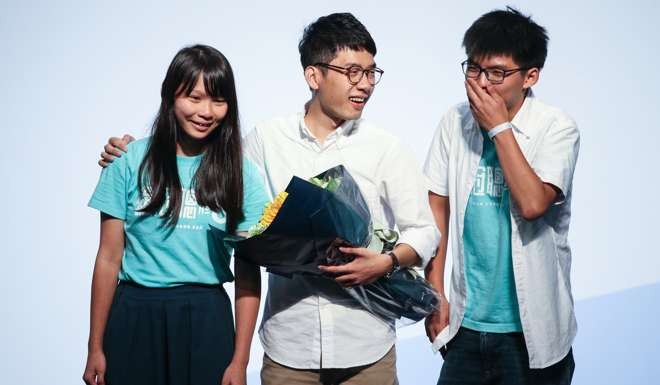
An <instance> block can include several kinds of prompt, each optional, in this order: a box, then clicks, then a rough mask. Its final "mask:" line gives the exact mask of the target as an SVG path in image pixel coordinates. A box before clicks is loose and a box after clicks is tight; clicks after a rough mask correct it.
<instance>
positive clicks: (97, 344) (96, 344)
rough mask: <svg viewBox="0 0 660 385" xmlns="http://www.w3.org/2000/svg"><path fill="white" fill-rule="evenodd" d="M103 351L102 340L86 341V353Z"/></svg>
mask: <svg viewBox="0 0 660 385" xmlns="http://www.w3.org/2000/svg"><path fill="white" fill-rule="evenodd" d="M102 351H103V341H101V340H97V339H94V340H91V339H90V340H89V342H87V352H88V353H97V352H102Z"/></svg>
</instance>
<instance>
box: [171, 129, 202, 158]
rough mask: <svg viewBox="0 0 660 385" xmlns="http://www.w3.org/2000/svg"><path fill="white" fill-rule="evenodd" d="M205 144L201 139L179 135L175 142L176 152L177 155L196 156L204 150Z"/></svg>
mask: <svg viewBox="0 0 660 385" xmlns="http://www.w3.org/2000/svg"><path fill="white" fill-rule="evenodd" d="M205 148H206V144H205V143H204V142H203V141H201V140H194V139H191V138H189V137H188V136H187V135H185V134H184V135H180V138H179V140H178V141H177V142H176V154H177V155H179V156H197V155H199V154H201V153H202V152H204V149H205Z"/></svg>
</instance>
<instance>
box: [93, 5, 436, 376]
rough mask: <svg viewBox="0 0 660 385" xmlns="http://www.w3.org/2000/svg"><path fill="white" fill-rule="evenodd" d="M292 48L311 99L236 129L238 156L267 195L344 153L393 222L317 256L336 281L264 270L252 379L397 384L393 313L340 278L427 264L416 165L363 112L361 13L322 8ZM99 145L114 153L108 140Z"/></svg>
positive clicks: (370, 77)
mask: <svg viewBox="0 0 660 385" xmlns="http://www.w3.org/2000/svg"><path fill="white" fill-rule="evenodd" d="M298 48H299V51H300V60H301V64H302V67H303V69H304V75H305V80H306V81H307V86H308V87H309V89H310V90H311V93H312V97H311V100H309V101H308V102H307V103H306V104H305V108H304V110H303V111H302V112H300V113H297V114H293V115H289V116H285V117H281V118H276V119H272V120H270V121H267V122H264V123H261V124H258V125H257V126H256V127H255V129H254V130H253V131H252V132H251V133H250V134H249V135H248V136H247V137H246V138H245V141H244V146H245V153H246V156H247V157H248V158H250V159H251V160H252V161H253V162H254V163H255V164H257V165H258V166H259V167H261V168H262V170H263V172H264V174H265V176H266V183H267V186H268V188H269V190H270V192H271V194H272V195H273V196H274V195H276V194H277V193H278V192H280V191H283V190H284V189H285V188H286V186H287V184H288V183H289V181H290V179H291V178H292V177H293V176H294V175H295V176H298V177H301V178H303V179H308V178H310V177H312V176H314V175H317V174H319V173H321V172H323V171H325V170H327V169H329V168H331V167H334V166H337V165H343V166H344V167H345V168H346V169H347V170H348V171H349V172H350V173H351V175H352V176H353V178H354V179H355V181H356V182H357V184H358V186H359V187H360V190H361V192H362V194H363V195H364V198H365V201H366V203H367V205H368V206H369V210H370V212H371V215H372V219H373V221H374V223H376V224H377V225H378V226H379V227H383V228H390V229H395V228H396V229H398V231H399V233H400V238H399V240H398V243H397V245H396V246H395V248H394V250H393V252H391V253H389V254H379V253H374V252H371V251H369V250H367V249H364V248H352V249H348V250H343V251H345V252H347V253H349V254H353V255H354V256H355V259H354V260H353V262H351V263H348V264H346V265H343V266H325V267H321V269H322V270H324V271H326V272H327V273H329V274H331V275H336V278H335V281H336V282H332V280H330V279H318V278H310V277H306V276H294V277H293V278H291V279H289V278H284V277H281V276H277V275H273V274H271V275H269V281H268V295H267V298H266V303H265V309H264V315H263V319H262V323H261V328H260V332H259V334H260V337H261V342H262V344H263V347H264V351H265V355H264V363H263V367H262V372H261V381H262V384H264V385H296V384H346V385H361V384H364V385H372V384H378V385H390V384H396V383H397V377H396V358H395V350H394V342H395V338H396V335H395V327H394V321H393V320H383V319H381V318H379V317H377V316H375V315H373V314H371V313H370V312H368V311H366V310H364V309H363V308H362V307H361V306H360V305H359V304H358V303H357V302H356V301H355V300H353V299H352V298H351V297H349V296H348V295H347V294H346V293H345V291H344V289H342V288H341V287H340V285H347V286H355V285H362V284H366V283H370V282H373V281H375V280H376V279H378V278H380V277H381V276H383V275H385V274H387V273H388V272H392V271H394V270H395V269H397V268H399V267H405V266H413V265H416V266H425V265H426V263H427V262H428V261H429V260H430V258H431V257H432V255H433V252H434V249H435V247H436V245H437V244H438V241H439V233H438V231H437V228H436V226H435V224H434V221H433V216H432V214H431V211H430V208H429V206H428V202H427V189H426V184H425V181H424V177H423V175H422V173H421V172H420V171H419V168H418V165H417V162H416V161H415V160H414V158H413V156H412V155H411V154H410V153H409V152H408V151H406V150H405V149H404V148H403V147H402V145H401V144H400V143H399V141H398V140H397V139H396V138H395V137H394V136H393V135H391V134H389V133H387V132H385V131H383V130H381V129H380V128H378V127H376V126H374V125H372V124H371V123H369V122H367V121H365V120H363V119H361V115H362V111H363V109H364V107H365V105H366V103H367V101H368V100H369V97H370V96H371V95H372V93H373V91H374V88H375V86H376V83H378V81H379V80H380V77H381V75H382V74H383V71H382V70H381V69H379V68H378V67H376V63H375V61H374V56H375V55H376V45H375V43H374V41H373V39H372V37H371V35H370V34H369V32H368V31H367V29H366V28H365V27H364V25H362V23H360V22H359V21H358V20H357V19H356V18H355V17H354V16H353V15H351V14H349V13H335V14H331V15H327V16H324V17H321V18H319V19H318V20H317V21H315V22H314V23H312V24H310V25H309V26H307V28H306V29H305V31H304V32H303V36H302V39H301V40H300V43H299V47H298ZM114 144H115V145H117V146H119V145H120V143H114ZM106 151H107V152H112V153H113V154H119V153H118V152H117V151H116V149H114V148H113V142H112V141H111V143H110V145H109V146H106ZM109 157H111V155H110V154H104V158H105V159H108V158H109ZM108 160H111V158H110V159H108ZM104 162H105V161H103V160H102V161H101V163H104ZM337 283H339V284H340V285H338V284H337ZM255 316H256V315H255Z"/></svg>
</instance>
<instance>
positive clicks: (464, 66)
mask: <svg viewBox="0 0 660 385" xmlns="http://www.w3.org/2000/svg"><path fill="white" fill-rule="evenodd" d="M470 65H471V66H474V67H477V68H479V73H478V74H477V76H475V77H471V76H468V74H467V67H468V66H470ZM531 68H533V67H519V68H512V69H509V70H505V69H501V68H483V67H481V66H480V65H478V64H476V63H474V62H472V61H470V59H467V60H465V61H463V62H462V63H461V70H463V75H465V78H466V79H467V78H470V79H479V77H480V76H481V74H482V73H485V74H486V80H488V81H489V82H490V83H491V84H502V83H504V79H506V78H507V77H509V76H510V75H513V74H514V73H516V72H520V71H527V70H528V69H531ZM489 71H502V72H503V74H504V75H503V76H502V80H499V81H493V80H490V72H489Z"/></svg>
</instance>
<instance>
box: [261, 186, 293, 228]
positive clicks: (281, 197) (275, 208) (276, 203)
mask: <svg viewBox="0 0 660 385" xmlns="http://www.w3.org/2000/svg"><path fill="white" fill-rule="evenodd" d="M288 195H289V193H287V192H286V191H282V192H280V193H279V194H277V196H276V197H275V199H273V201H272V202H270V203H269V204H267V205H266V208H265V209H264V213H263V215H262V216H261V219H260V220H259V225H261V226H263V227H268V225H270V224H271V223H273V220H275V217H276V216H277V213H278V212H279V211H280V209H281V208H282V205H283V204H284V201H285V200H286V197H287V196H288Z"/></svg>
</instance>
